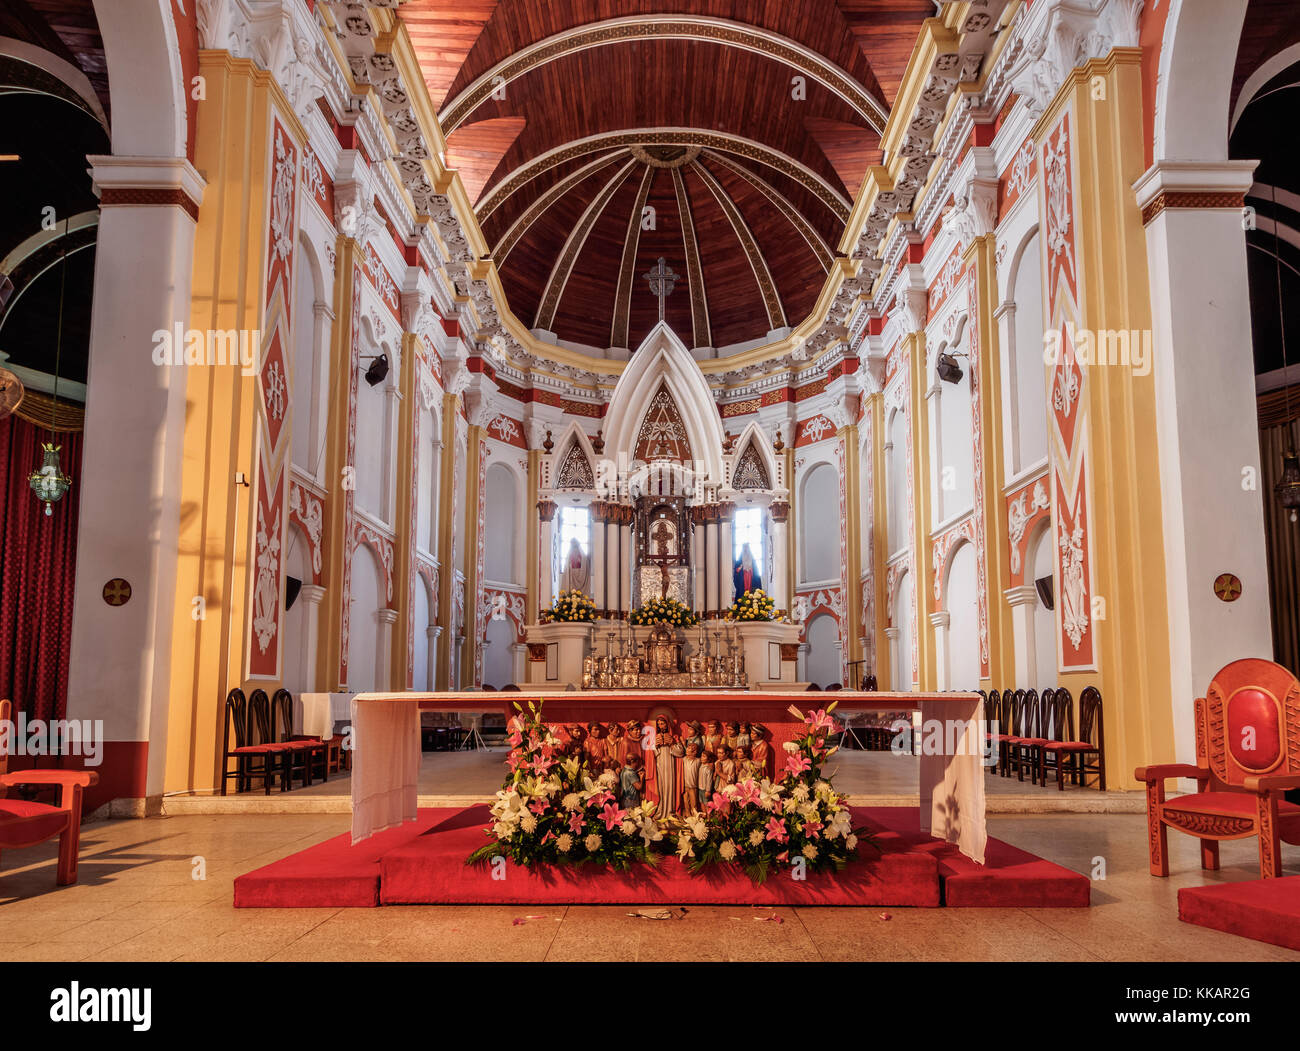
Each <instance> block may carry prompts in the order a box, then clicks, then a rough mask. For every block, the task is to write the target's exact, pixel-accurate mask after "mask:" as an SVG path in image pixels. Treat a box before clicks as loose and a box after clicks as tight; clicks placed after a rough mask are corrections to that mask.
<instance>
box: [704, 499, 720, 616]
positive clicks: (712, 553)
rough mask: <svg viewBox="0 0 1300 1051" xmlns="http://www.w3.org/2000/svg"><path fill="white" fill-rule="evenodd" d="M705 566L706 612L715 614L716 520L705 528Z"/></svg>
mask: <svg viewBox="0 0 1300 1051" xmlns="http://www.w3.org/2000/svg"><path fill="white" fill-rule="evenodd" d="M706 529H707V532H706V536H705V566H706V568H707V571H708V584H707V587H708V593H707V598H708V611H710V613H716V611H718V610H719V609H720V606H719V605H718V602H719V593H720V592H719V587H718V583H719V581H718V519H716V518H710V519H708V523H707V526H706Z"/></svg>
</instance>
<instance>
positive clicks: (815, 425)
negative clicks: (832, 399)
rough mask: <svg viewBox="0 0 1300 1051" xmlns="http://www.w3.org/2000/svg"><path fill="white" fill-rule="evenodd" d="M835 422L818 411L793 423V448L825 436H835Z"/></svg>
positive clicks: (818, 440)
mask: <svg viewBox="0 0 1300 1051" xmlns="http://www.w3.org/2000/svg"><path fill="white" fill-rule="evenodd" d="M835 430H836V428H835V424H833V423H832V422H831V421H830V419H829V418H828V417H826V416H823V415H822V414H820V413H818V414H817V415H816V416H812V417H810V418H809V419H806V420H800V421H799V423H798V424H796V425H795V430H794V444H795V448H799V447H800V446H804V445H812V444H814V443H815V442H820V441H823V440H824V439H826V438H834V437H835Z"/></svg>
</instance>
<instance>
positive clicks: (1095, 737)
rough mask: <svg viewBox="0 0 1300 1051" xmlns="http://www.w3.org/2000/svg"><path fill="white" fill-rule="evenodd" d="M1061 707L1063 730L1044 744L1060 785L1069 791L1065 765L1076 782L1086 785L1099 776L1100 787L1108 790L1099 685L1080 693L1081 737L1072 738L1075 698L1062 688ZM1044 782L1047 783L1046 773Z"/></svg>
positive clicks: (1104, 736) (1060, 693)
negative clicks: (1090, 775)
mask: <svg viewBox="0 0 1300 1051" xmlns="http://www.w3.org/2000/svg"><path fill="white" fill-rule="evenodd" d="M1056 703H1057V708H1058V709H1059V710H1060V713H1061V714H1060V716H1059V719H1060V724H1061V727H1062V730H1063V732H1062V733H1061V734H1058V735H1055V736H1056V739H1054V740H1051V741H1048V742H1047V744H1046V745H1044V746H1043V752H1044V753H1045V754H1046V755H1047V756H1048V757H1050V758H1051V760H1052V762H1053V765H1055V766H1056V768H1057V769H1056V787H1057V788H1059V789H1061V790H1062V791H1064V790H1065V782H1064V780H1063V779H1062V778H1063V777H1064V770H1065V767H1066V766H1067V765H1068V766H1069V769H1070V778H1071V780H1072V781H1073V782H1074V783H1075V784H1076V785H1086V784H1087V782H1088V775H1089V774H1096V775H1097V788H1098V789H1099V790H1100V791H1102V792H1104V791H1106V726H1105V723H1104V722H1103V720H1102V711H1101V691H1100V690H1098V689H1097V687H1095V686H1088V687H1085V689H1084V691H1083V693H1081V694H1079V736H1078V737H1077V738H1076V737H1072V731H1073V729H1074V698H1073V697H1071V696H1070V691H1069V690H1067V689H1065V688H1064V687H1062V688H1061V689H1059V690H1057V691H1056ZM1043 785H1044V787H1045V786H1046V785H1047V776H1046V773H1044V775H1043Z"/></svg>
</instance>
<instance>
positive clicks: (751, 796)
mask: <svg viewBox="0 0 1300 1051" xmlns="http://www.w3.org/2000/svg"><path fill="white" fill-rule="evenodd" d="M757 802H758V785H756V784H755V783H754V779H753V778H750V777H747V778H745V780H743V781H740V782H738V783H737V784H736V806H746V805H748V804H749V803H757Z"/></svg>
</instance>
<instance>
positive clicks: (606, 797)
mask: <svg viewBox="0 0 1300 1051" xmlns="http://www.w3.org/2000/svg"><path fill="white" fill-rule="evenodd" d="M613 798H614V793H613V792H597V793H596V794H595V795H594V796H592V797H591V798H590V799H588V800H587V806H591V807H598V806H601V805H602V804H605V803H608V802H609V801H610V800H611V799H613Z"/></svg>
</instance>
